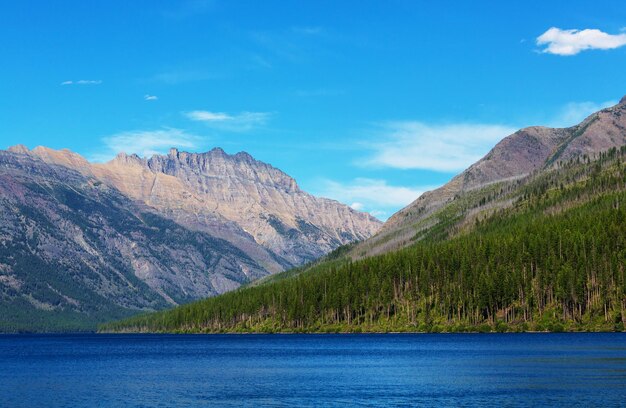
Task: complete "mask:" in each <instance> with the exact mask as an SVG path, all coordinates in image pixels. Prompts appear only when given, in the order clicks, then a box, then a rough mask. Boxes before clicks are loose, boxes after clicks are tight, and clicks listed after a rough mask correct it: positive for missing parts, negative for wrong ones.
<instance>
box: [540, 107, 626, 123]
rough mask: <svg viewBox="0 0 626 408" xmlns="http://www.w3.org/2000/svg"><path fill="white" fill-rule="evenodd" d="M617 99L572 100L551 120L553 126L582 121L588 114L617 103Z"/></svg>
mask: <svg viewBox="0 0 626 408" xmlns="http://www.w3.org/2000/svg"><path fill="white" fill-rule="evenodd" d="M616 104H617V101H606V102H601V103H596V102H570V103H568V104H566V105H565V106H563V108H561V110H560V111H559V112H558V113H557V115H556V116H555V118H554V119H553V120H552V121H550V123H549V124H548V126H551V127H569V126H574V125H577V124H579V123H580V122H582V121H583V120H584V119H585V118H586V117H587V116H589V115H591V114H592V113H594V112H597V111H599V110H601V109H604V108H608V107H609V106H613V105H616Z"/></svg>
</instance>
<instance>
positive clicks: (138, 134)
mask: <svg viewBox="0 0 626 408" xmlns="http://www.w3.org/2000/svg"><path fill="white" fill-rule="evenodd" d="M203 140H204V139H203V138H201V137H200V136H196V135H193V134H189V133H187V132H185V131H183V130H180V129H174V128H165V129H157V130H134V131H128V132H121V133H116V134H114V135H111V136H107V137H105V138H103V139H102V142H103V144H104V148H103V151H101V152H99V153H96V154H93V155H91V156H90V157H89V158H90V160H92V161H96V162H104V161H107V160H110V159H112V158H113V157H115V155H116V154H118V153H120V152H124V153H127V154H132V153H136V154H137V155H139V156H142V157H148V156H152V155H154V154H163V153H166V152H167V151H168V149H169V148H171V147H181V148H187V149H197V148H198V147H199V145H200V143H201V142H202V141H203Z"/></svg>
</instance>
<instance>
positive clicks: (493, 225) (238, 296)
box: [101, 97, 626, 332]
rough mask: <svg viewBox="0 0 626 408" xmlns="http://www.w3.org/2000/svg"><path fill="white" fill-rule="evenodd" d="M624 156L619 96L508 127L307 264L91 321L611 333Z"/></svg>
mask: <svg viewBox="0 0 626 408" xmlns="http://www.w3.org/2000/svg"><path fill="white" fill-rule="evenodd" d="M625 162H626V97H624V98H622V99H621V101H620V102H619V103H618V104H617V105H616V106H613V107H610V108H606V109H603V110H601V111H599V112H596V113H594V114H592V115H591V116H589V117H588V118H586V119H585V120H584V121H583V122H581V123H580V124H578V125H576V126H573V127H569V128H547V127H529V128H525V129H522V130H520V131H518V132H515V133H514V134H512V135H510V136H508V137H506V138H504V139H503V140H502V141H501V142H500V143H498V144H497V145H496V146H495V147H494V148H493V149H492V150H491V151H490V152H489V153H488V154H487V155H485V156H484V157H483V158H482V159H480V160H479V161H478V162H476V163H474V164H473V165H471V166H470V167H469V168H468V169H467V170H465V171H464V172H462V173H461V174H459V175H458V176H456V177H454V178H453V179H452V180H451V181H450V182H449V183H447V184H446V185H444V186H442V187H441V188H438V189H436V190H433V191H431V192H427V193H425V194H423V195H422V196H421V197H418V198H417V199H416V200H415V201H414V202H413V203H411V204H410V205H409V206H407V207H406V208H404V209H402V210H401V211H399V212H398V213H396V214H394V215H393V216H392V217H391V218H390V219H389V220H388V221H387V222H386V223H385V224H384V225H383V226H382V228H381V229H380V231H379V232H378V233H376V234H375V235H374V236H373V237H371V238H369V239H366V240H365V241H363V242H360V243H357V244H355V245H352V246H349V247H344V248H342V249H341V250H340V251H337V252H336V253H335V254H334V256H331V257H327V258H326V259H323V260H321V261H320V262H317V263H315V264H313V265H311V266H309V267H308V268H304V269H300V270H295V271H291V272H286V273H282V274H278V275H275V276H273V277H272V279H263V280H261V281H260V282H259V283H258V284H257V285H255V286H250V287H247V288H244V289H242V290H239V291H236V292H231V293H227V294H225V295H222V296H218V297H215V298H212V299H207V300H203V301H199V302H194V303H191V304H189V305H185V306H181V307H178V308H175V309H173V310H168V311H163V312H159V313H154V314H147V315H140V316H137V317H134V318H130V319H127V320H124V321H121V322H116V323H111V324H108V325H104V326H102V327H101V330H104V331H151V332H152V331H165V332H181V331H182V332H224V331H226V332H233V331H236V332H238V331H242V332H259V331H261V332H275V331H286V332H293V331H362V330H363V331H468V330H469V331H494V330H497V331H510V330H512V331H527V330H535V331H544V330H549V331H553V330H557V331H558V330H624V328H625V327H626V301H625V300H624V299H626V276H625V274H624V271H625V270H626V233H625V231H626V206H624V202H625V201H626V164H625Z"/></svg>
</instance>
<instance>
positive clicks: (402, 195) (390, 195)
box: [316, 178, 431, 217]
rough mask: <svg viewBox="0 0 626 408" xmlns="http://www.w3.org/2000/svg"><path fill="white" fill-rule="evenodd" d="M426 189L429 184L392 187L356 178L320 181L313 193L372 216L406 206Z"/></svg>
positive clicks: (373, 180) (378, 181)
mask: <svg viewBox="0 0 626 408" xmlns="http://www.w3.org/2000/svg"><path fill="white" fill-rule="evenodd" d="M429 189H431V187H430V186H424V187H405V186H392V185H389V184H387V182H386V181H385V180H379V179H368V178H357V179H354V180H353V181H352V182H350V183H340V182H337V181H333V180H323V181H322V183H321V185H320V188H319V189H318V190H319V191H317V194H316V195H319V196H322V197H328V198H332V199H334V200H337V201H340V202H343V203H352V204H351V205H350V207H352V208H353V209H355V210H357V211H367V212H369V213H370V214H372V215H373V216H375V217H385V216H387V215H388V214H391V213H394V212H395V211H397V210H399V209H401V208H403V207H406V206H407V205H408V204H410V203H411V202H413V201H414V200H415V199H416V198H417V197H419V196H420V195H422V193H424V192H425V191H427V190H429Z"/></svg>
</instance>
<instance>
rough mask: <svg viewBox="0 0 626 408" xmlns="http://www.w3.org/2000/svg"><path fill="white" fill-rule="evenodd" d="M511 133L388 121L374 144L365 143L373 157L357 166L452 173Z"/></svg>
mask: <svg viewBox="0 0 626 408" xmlns="http://www.w3.org/2000/svg"><path fill="white" fill-rule="evenodd" d="M515 130H517V129H516V128H514V127H512V126H505V125H494V124H471V123H459V124H446V125H431V124H426V123H422V122H415V121H401V122H388V123H385V124H383V125H382V129H381V130H380V131H378V134H377V138H376V139H377V141H376V142H371V143H369V144H367V146H368V147H369V148H370V149H371V150H373V151H374V152H373V154H372V155H371V156H370V157H368V158H365V159H364V160H361V161H360V162H358V163H357V164H360V165H363V166H368V167H388V168H396V169H425V170H434V171H440V172H456V171H460V170H463V169H465V168H466V167H468V166H469V165H470V164H472V163H474V162H475V161H477V160H478V159H480V158H481V157H482V156H484V155H485V154H486V153H487V152H488V151H489V149H491V148H492V147H493V146H494V145H495V144H496V143H497V142H498V141H500V140H501V139H502V138H504V137H505V136H508V135H509V134H511V133H513V132H514V131H515Z"/></svg>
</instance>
